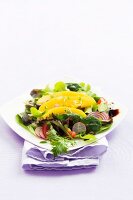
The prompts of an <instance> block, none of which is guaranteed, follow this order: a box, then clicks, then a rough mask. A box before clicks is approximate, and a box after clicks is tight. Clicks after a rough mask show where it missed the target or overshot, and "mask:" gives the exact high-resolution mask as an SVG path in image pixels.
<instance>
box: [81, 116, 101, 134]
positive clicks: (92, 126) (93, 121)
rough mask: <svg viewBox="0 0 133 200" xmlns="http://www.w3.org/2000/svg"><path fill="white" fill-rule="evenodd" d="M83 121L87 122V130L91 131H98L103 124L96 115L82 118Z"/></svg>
mask: <svg viewBox="0 0 133 200" xmlns="http://www.w3.org/2000/svg"><path fill="white" fill-rule="evenodd" d="M82 122H83V123H84V124H86V126H87V130H88V131H89V132H94V133H96V132H98V131H99V130H100V128H101V126H102V123H101V121H100V120H99V119H97V118H95V117H86V118H83V119H82Z"/></svg>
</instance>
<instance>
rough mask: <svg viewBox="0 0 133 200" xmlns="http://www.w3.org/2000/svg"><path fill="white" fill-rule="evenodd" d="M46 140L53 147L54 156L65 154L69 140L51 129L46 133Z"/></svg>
mask: <svg viewBox="0 0 133 200" xmlns="http://www.w3.org/2000/svg"><path fill="white" fill-rule="evenodd" d="M48 139H49V141H50V143H51V145H52V147H53V148H52V152H53V154H54V156H58V155H59V154H62V153H67V151H68V143H69V140H68V139H66V138H63V137H61V136H59V135H57V132H56V131H55V130H54V129H53V128H52V127H51V129H50V130H49V132H48Z"/></svg>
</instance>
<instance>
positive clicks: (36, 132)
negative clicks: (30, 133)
mask: <svg viewBox="0 0 133 200" xmlns="http://www.w3.org/2000/svg"><path fill="white" fill-rule="evenodd" d="M35 134H36V136H38V137H39V138H43V139H45V137H44V134H43V130H42V127H41V126H39V127H37V128H36V129H35Z"/></svg>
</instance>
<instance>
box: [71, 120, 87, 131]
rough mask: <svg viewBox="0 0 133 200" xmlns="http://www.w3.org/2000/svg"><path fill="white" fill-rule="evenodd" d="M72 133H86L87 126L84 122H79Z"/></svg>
mask: <svg viewBox="0 0 133 200" xmlns="http://www.w3.org/2000/svg"><path fill="white" fill-rule="evenodd" d="M72 131H74V132H76V133H82V132H86V126H85V124H83V123H82V122H77V123H75V124H74V125H73V127H72Z"/></svg>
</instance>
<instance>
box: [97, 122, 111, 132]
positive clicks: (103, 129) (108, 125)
mask: <svg viewBox="0 0 133 200" xmlns="http://www.w3.org/2000/svg"><path fill="white" fill-rule="evenodd" d="M111 126H112V123H111V124H106V125H104V126H102V127H101V128H100V130H99V131H98V132H97V134H98V133H102V132H104V131H107V130H108V129H110V128H111Z"/></svg>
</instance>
